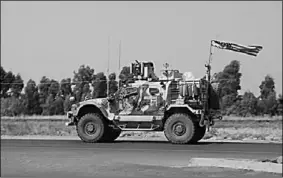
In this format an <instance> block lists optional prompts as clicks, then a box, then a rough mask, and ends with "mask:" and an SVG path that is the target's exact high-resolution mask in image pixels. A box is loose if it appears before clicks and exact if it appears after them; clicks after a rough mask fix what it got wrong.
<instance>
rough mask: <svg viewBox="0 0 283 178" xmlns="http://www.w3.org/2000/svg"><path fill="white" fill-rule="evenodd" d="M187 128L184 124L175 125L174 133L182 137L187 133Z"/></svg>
mask: <svg viewBox="0 0 283 178" xmlns="http://www.w3.org/2000/svg"><path fill="white" fill-rule="evenodd" d="M186 130H187V129H186V126H185V124H183V123H182V122H178V123H176V124H174V125H173V133H174V134H175V135H177V136H182V135H184V134H185V133H186Z"/></svg>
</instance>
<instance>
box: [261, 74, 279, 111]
mask: <svg viewBox="0 0 283 178" xmlns="http://www.w3.org/2000/svg"><path fill="white" fill-rule="evenodd" d="M259 88H260V100H261V102H260V103H259V106H258V107H259V109H258V110H259V111H261V112H262V113H261V114H269V115H271V116H273V115H275V114H276V110H277V105H278V102H277V99H276V92H275V82H274V79H273V78H272V77H271V76H270V75H266V76H265V78H264V81H262V82H261V84H260V86H259Z"/></svg>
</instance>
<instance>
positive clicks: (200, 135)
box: [191, 122, 206, 143]
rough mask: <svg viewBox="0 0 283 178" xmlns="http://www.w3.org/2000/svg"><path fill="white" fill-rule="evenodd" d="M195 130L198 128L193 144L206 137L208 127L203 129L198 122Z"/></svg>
mask: <svg viewBox="0 0 283 178" xmlns="http://www.w3.org/2000/svg"><path fill="white" fill-rule="evenodd" d="M195 128H196V131H195V135H194V137H193V139H192V141H191V143H197V142H198V141H200V140H201V139H202V138H203V137H204V135H205V132H206V126H203V127H201V126H199V123H198V122H195Z"/></svg>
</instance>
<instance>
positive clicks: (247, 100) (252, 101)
mask: <svg viewBox="0 0 283 178" xmlns="http://www.w3.org/2000/svg"><path fill="white" fill-rule="evenodd" d="M236 114H237V115H238V116H242V117H246V116H255V115H256V114H257V98H256V97H255V96H254V94H253V93H252V92H249V91H248V92H245V93H244V95H243V97H242V99H241V100H240V101H239V105H238V107H237V109H236Z"/></svg>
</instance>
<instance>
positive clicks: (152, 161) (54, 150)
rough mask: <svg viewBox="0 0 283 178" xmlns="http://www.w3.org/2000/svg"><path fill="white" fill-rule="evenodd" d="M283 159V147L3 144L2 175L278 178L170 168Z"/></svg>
mask: <svg viewBox="0 0 283 178" xmlns="http://www.w3.org/2000/svg"><path fill="white" fill-rule="evenodd" d="M281 155H282V145H281V144H235V143H200V144H196V145H172V144H170V143H168V142H142V141H137V142H128V141H116V142H114V143H100V144H87V143H83V142H81V141H76V140H70V141H51V140H42V141H41V140H1V174H2V176H4V177H5V176H7V177H11V176H12V177H68V178H70V177H121V178H122V177H168V178H169V177H213V176H216V177H257V178H258V177H273V176H278V175H275V174H267V173H254V172H250V171H240V170H231V169H222V168H172V166H186V165H188V161H189V159H190V158H192V157H206V158H210V157H211V158H217V157H219V158H244V159H265V158H273V157H277V156H281ZM280 176H281V175H280Z"/></svg>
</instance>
